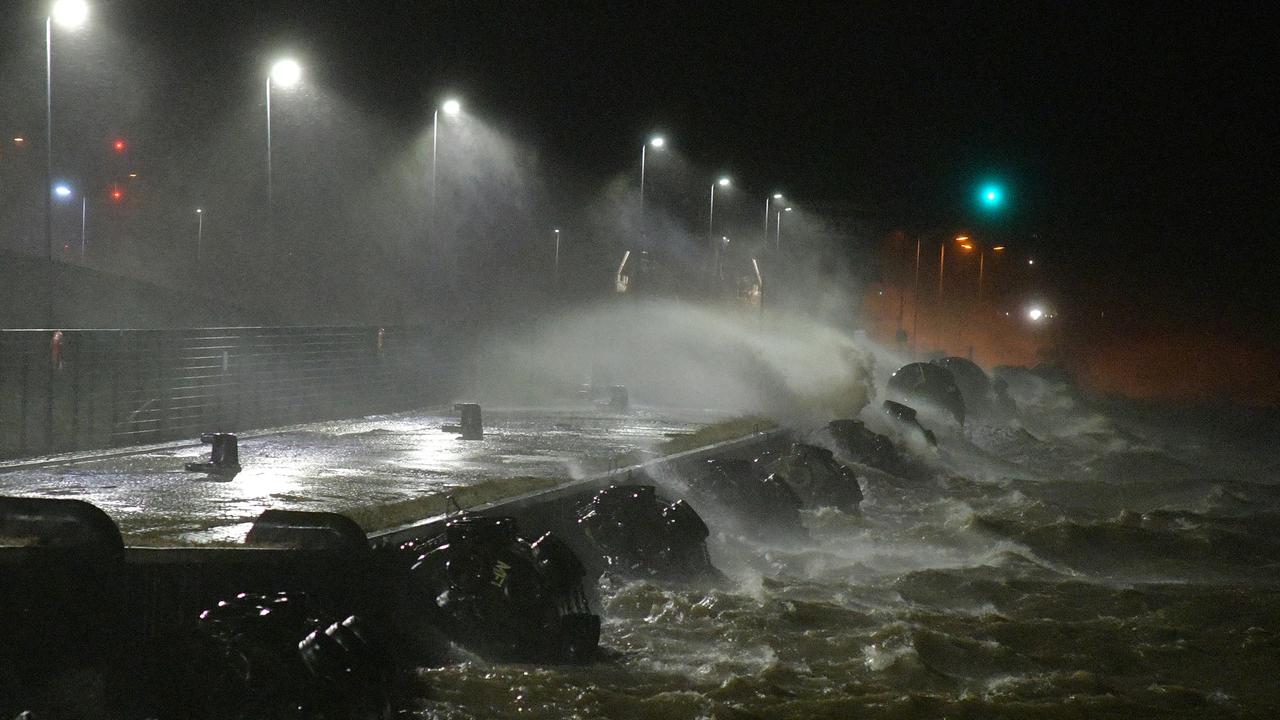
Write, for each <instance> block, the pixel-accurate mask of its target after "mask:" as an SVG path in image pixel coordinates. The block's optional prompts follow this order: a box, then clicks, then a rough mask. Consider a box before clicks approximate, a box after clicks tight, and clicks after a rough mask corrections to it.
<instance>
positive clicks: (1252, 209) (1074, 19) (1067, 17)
mask: <svg viewBox="0 0 1280 720" xmlns="http://www.w3.org/2000/svg"><path fill="white" fill-rule="evenodd" d="M27 6H28V7H29V8H31V13H30V14H31V15H33V16H40V15H42V13H43V10H42V9H41V7H42V6H41V5H40V4H39V3H34V2H28V3H27ZM95 13H96V17H97V18H98V20H97V21H98V22H103V23H107V24H109V25H111V26H112V28H113V30H114V31H115V32H116V33H117V34H119V35H121V36H123V37H129V38H132V42H136V43H137V47H138V49H139V55H138V57H139V58H152V59H154V58H164V59H165V60H166V62H168V63H169V66H168V72H169V77H170V81H171V82H173V81H174V80H175V79H177V78H181V80H180V83H185V84H187V85H192V86H196V87H198V88H199V92H201V93H203V94H205V95H207V96H216V95H217V94H218V93H222V92H230V91H231V89H233V88H237V87H239V86H240V85H243V84H244V78H245V77H246V76H250V77H252V76H255V74H260V73H261V67H262V65H263V64H264V63H265V62H266V60H267V58H268V57H270V56H271V54H273V53H274V52H275V50H276V49H277V48H292V49H295V50H297V51H299V52H300V53H301V54H302V55H303V56H304V57H305V58H306V62H307V67H308V73H309V74H312V75H314V76H315V77H316V78H318V79H319V80H320V81H322V82H323V83H324V84H325V85H326V86H327V87H329V88H332V89H333V90H334V91H335V92H337V93H338V94H340V95H341V96H342V97H343V98H344V99H345V100H347V101H348V102H350V103H352V104H354V105H356V106H359V107H361V108H363V109H364V110H365V111H367V112H370V113H372V114H374V115H375V116H377V117H379V118H380V119H382V120H383V121H384V122H385V125H386V126H388V127H402V128H403V129H404V132H405V135H406V137H408V136H410V135H411V134H412V133H415V132H418V131H419V130H420V128H421V127H422V125H423V123H424V120H425V119H426V118H429V116H430V110H431V108H432V107H433V106H434V104H435V103H436V102H438V100H439V98H441V97H442V96H443V95H444V94H445V93H446V92H457V93H459V94H460V95H462V96H463V97H464V98H465V99H466V101H467V104H468V107H469V109H470V110H471V111H472V112H475V113H477V114H479V115H482V116H484V117H485V118H486V120H487V121H488V122H490V123H491V124H493V125H496V126H497V127H499V128H502V129H503V130H504V131H506V132H507V133H509V134H511V135H513V136H515V137H516V138H518V139H520V140H522V141H524V142H525V143H528V144H529V145H531V146H534V147H537V148H538V149H539V151H540V153H541V154H542V155H543V156H544V157H545V158H547V159H548V160H549V162H550V163H551V164H552V165H554V166H555V167H557V168H559V169H560V170H561V171H562V172H563V174H564V177H565V178H566V183H567V184H569V185H573V184H577V185H578V186H583V187H586V186H590V185H591V184H592V183H596V182H601V181H604V180H607V179H608V178H610V177H612V176H614V175H616V174H617V173H619V172H620V171H622V170H625V169H626V168H628V167H630V166H631V165H633V164H635V163H636V157H635V155H636V154H637V152H638V150H639V147H640V143H641V142H642V141H643V138H644V137H645V135H646V133H647V132H648V131H650V130H651V129H660V130H662V131H663V132H665V133H666V134H667V135H668V137H670V139H671V141H672V142H673V143H674V144H675V146H677V147H678V148H679V149H680V150H681V152H682V153H684V154H685V155H686V156H687V157H689V158H690V159H691V160H692V161H694V162H695V163H697V164H699V165H701V166H703V167H707V168H717V167H722V168H724V169H726V170H729V171H731V172H733V173H734V175H735V177H736V178H738V179H739V182H740V183H741V184H742V185H744V186H746V187H748V188H752V189H753V191H757V192H766V191H769V190H772V189H773V188H775V187H778V188H782V189H785V190H786V191H787V192H788V193H789V195H790V196H792V197H795V198H797V202H801V201H802V200H803V199H806V198H807V199H814V200H818V199H821V200H828V201H837V202H848V203H851V204H856V205H858V206H863V207H871V208H878V209H879V210H880V211H881V212H882V213H883V214H884V215H886V216H888V217H894V218H903V220H904V222H914V223H915V224H916V225H917V226H928V225H929V224H930V223H936V224H938V225H940V226H941V225H951V224H960V223H964V222H966V221H968V222H970V223H971V224H972V225H974V226H977V227H980V228H987V229H990V230H996V231H1000V232H1005V233H1009V234H1010V236H1018V237H1020V236H1023V235H1026V234H1029V233H1031V232H1036V233H1038V234H1039V235H1040V236H1041V238H1042V241H1041V242H1042V245H1043V247H1041V248H1038V249H1037V252H1039V253H1041V254H1043V255H1044V256H1045V257H1046V258H1047V262H1051V263H1053V264H1054V265H1055V266H1056V268H1057V269H1058V272H1059V277H1060V281H1061V283H1062V284H1063V286H1064V287H1065V288H1067V289H1068V290H1069V291H1071V290H1074V291H1075V292H1076V293H1078V294H1084V293H1102V294H1106V295H1107V296H1108V298H1110V299H1115V300H1119V301H1123V300H1125V299H1130V300H1132V301H1134V302H1135V303H1139V304H1149V305H1153V306H1155V307H1170V308H1175V310H1174V311H1173V313H1171V314H1175V315H1186V316H1191V317H1196V318H1199V319H1200V320H1202V321H1204V322H1214V321H1215V320H1217V319H1221V318H1223V317H1225V316H1230V317H1231V318H1234V319H1235V320H1236V321H1239V322H1240V324H1243V325H1246V326H1254V327H1258V326H1260V325H1263V324H1267V323H1268V320H1269V318H1270V317H1271V315H1272V314H1273V313H1275V312H1280V300H1277V297H1280V292H1277V291H1276V290H1275V289H1274V288H1273V281H1272V280H1271V276H1272V275H1273V274H1274V269H1275V267H1276V264H1277V262H1280V257H1278V253H1277V251H1276V250H1275V238H1274V236H1275V233H1276V229H1277V211H1276V205H1277V200H1278V199H1280V197H1278V195H1277V189H1278V188H1277V184H1276V183H1275V181H1274V180H1273V178H1272V176H1273V175H1276V174H1280V173H1277V171H1276V169H1275V168H1276V161H1277V157H1276V154H1275V151H1274V148H1273V145H1274V144H1275V141H1274V140H1273V137H1274V135H1275V133H1276V130H1277V127H1278V126H1277V123H1276V122H1275V120H1276V118H1277V111H1276V107H1277V101H1278V100H1280V98H1278V97H1277V95H1278V93H1277V89H1276V86H1277V82H1276V78H1277V77H1278V75H1277V72H1276V71H1277V69H1278V67H1280V66H1277V63H1276V54H1275V50H1276V40H1275V33H1274V32H1273V31H1272V30H1271V28H1273V27H1274V26H1273V25H1271V24H1270V23H1268V22H1267V20H1268V18H1269V13H1268V12H1267V8H1266V6H1265V5H1263V4H1256V5H1252V6H1250V5H1244V4H1231V5H1226V4H1222V5H1220V4H1216V3H1201V4H1181V3H1074V2H1073V3H1063V2H1054V3H1033V2H1018V3H976V2H975V3H935V2H930V3H892V4H884V5H874V4H863V3H847V2H840V3H732V4H730V3H708V2H697V3H660V2H644V3H616V2H615V3H606V2H579V3H575V2H516V1H514V0H510V1H507V2H476V1H473V0H468V1H465V2H451V3H439V2H410V1H407V0H404V1H384V2H298V1H285V0H278V1H265V0H264V1H261V2H248V1H245V2H226V1H225V0H221V1H218V2H202V1H199V0H183V1H181V2H179V1H178V0H114V1H113V2H103V3H99V7H97V8H96V10H95ZM9 17H10V18H12V17H13V15H10V16H9ZM28 24H30V23H28ZM196 124H197V125H198V122H197V123H196ZM983 176H996V177H1000V178H1003V179H1004V180H1005V181H1006V182H1007V186H1008V190H1009V203H1010V204H1009V208H1008V211H1007V212H1006V213H1005V214H1004V215H1003V216H1002V217H1001V218H999V219H998V220H995V221H986V222H982V221H979V218H978V217H977V216H976V215H975V213H973V211H972V207H971V206H972V195H973V185H974V183H975V182H976V181H977V180H978V179H979V178H981V177H983ZM1275 324H1276V323H1270V325H1275ZM1264 329H1268V330H1270V328H1264Z"/></svg>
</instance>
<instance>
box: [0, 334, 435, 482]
mask: <svg viewBox="0 0 1280 720" xmlns="http://www.w3.org/2000/svg"><path fill="white" fill-rule="evenodd" d="M428 340H429V338H428V337H427V333H426V332H425V331H424V330H422V329H410V328H378V327H262V328H188V329H179V330H67V331H61V332H55V331H50V330H4V331H0V458H12V457H24V456H32V455H40V454H48V453H56V452H67V451H72V450H82V449H91V448H104V447H119V446H127V445H138V444H145V443H152V442H163V441H166V440H174V439H178V438H185V437H195V436H198V435H199V434H200V433H202V432H206V431H214V430H219V431H230V432H236V431H243V430H249V429H254V428H265V427H274V426H279V425H288V424H293V423H300V422H309V421H315V420H325V419H336V418H342V417H353V416H357V415H364V414H368V413H374V412H389V411H394V410H401V409H407V408H411V407H415V406H420V405H422V404H426V403H428V402H432V401H435V400H438V399H439V398H438V397H436V396H435V395H433V391H434V392H435V393H441V392H442V390H443V388H444V386H445V385H446V384H447V376H448V374H447V372H444V371H442V369H441V363H440V361H439V360H438V359H437V358H435V357H433V356H434V355H435V353H433V352H432V350H433V348H432V347H431V346H430V344H429V342H428Z"/></svg>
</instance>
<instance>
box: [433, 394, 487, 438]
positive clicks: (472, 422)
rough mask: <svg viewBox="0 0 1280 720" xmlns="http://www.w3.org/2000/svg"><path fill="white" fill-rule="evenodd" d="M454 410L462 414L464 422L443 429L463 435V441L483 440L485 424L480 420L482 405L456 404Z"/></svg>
mask: <svg viewBox="0 0 1280 720" xmlns="http://www.w3.org/2000/svg"><path fill="white" fill-rule="evenodd" d="M453 409H454V410H457V411H459V412H460V413H462V422H461V423H460V424H458V425H445V426H444V428H442V429H443V430H444V431H445V432H454V433H459V434H461V435H462V439H463V440H483V439H484V422H483V421H482V420H481V419H480V405H479V404H478V403H456V404H454V406H453Z"/></svg>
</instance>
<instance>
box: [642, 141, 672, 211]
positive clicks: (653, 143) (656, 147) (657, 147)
mask: <svg viewBox="0 0 1280 720" xmlns="http://www.w3.org/2000/svg"><path fill="white" fill-rule="evenodd" d="M666 144H667V140H666V138H664V137H662V136H661V135H654V136H653V137H651V138H649V142H647V143H645V144H643V145H641V146H640V221H641V223H643V222H644V164H645V151H646V150H648V149H649V148H650V147H652V148H653V149H654V150H661V149H662V148H663V147H665V146H666Z"/></svg>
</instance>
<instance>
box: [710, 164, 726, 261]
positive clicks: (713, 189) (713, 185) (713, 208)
mask: <svg viewBox="0 0 1280 720" xmlns="http://www.w3.org/2000/svg"><path fill="white" fill-rule="evenodd" d="M717 185H718V186H720V187H729V178H727V177H722V178H720V179H719V180H717V181H715V182H713V183H711V207H710V209H709V210H708V211H707V240H708V241H710V242H711V243H712V244H713V245H714V244H715V240H714V238H715V229H716V186H717Z"/></svg>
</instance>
